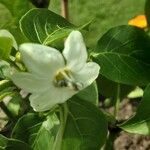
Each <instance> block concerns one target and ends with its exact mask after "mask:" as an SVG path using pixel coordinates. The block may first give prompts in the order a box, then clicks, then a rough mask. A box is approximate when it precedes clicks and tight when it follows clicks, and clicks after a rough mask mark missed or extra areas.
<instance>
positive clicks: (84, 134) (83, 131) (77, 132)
mask: <svg viewBox="0 0 150 150" xmlns="http://www.w3.org/2000/svg"><path fill="white" fill-rule="evenodd" d="M106 136H107V121H106V118H105V116H104V114H103V113H102V112H101V111H100V110H99V109H98V108H97V107H96V106H94V105H93V104H91V103H89V102H87V101H84V100H82V99H79V98H76V97H73V98H72V99H71V100H69V101H68V117H67V121H66V127H65V131H64V136H63V143H62V150H70V147H71V149H72V150H80V149H82V150H99V149H100V148H101V147H102V145H103V144H104V143H105V140H106Z"/></svg>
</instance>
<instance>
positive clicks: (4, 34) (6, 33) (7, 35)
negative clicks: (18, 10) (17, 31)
mask: <svg viewBox="0 0 150 150" xmlns="http://www.w3.org/2000/svg"><path fill="white" fill-rule="evenodd" d="M0 37H1V38H9V39H11V40H12V43H11V44H10V43H9V42H8V46H9V47H10V46H11V47H14V48H15V49H16V50H17V49H18V45H17V42H16V40H15V38H14V36H13V35H12V34H11V33H10V32H9V31H8V30H5V29H1V30H0ZM6 42H7V41H6ZM6 42H4V45H6ZM5 47H6V46H5Z"/></svg>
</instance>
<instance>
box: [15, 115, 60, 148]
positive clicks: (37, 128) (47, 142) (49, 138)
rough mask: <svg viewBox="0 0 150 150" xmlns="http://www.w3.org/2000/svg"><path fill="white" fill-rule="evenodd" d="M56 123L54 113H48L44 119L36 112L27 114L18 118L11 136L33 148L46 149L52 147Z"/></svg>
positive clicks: (57, 122)
mask: <svg viewBox="0 0 150 150" xmlns="http://www.w3.org/2000/svg"><path fill="white" fill-rule="evenodd" d="M58 125H59V121H58V119H57V116H56V115H49V116H48V117H47V119H46V120H44V118H43V119H42V118H40V117H39V116H38V115H36V114H27V115H25V116H23V117H22V118H20V119H19V121H18V123H17V124H16V126H15V127H14V129H13V132H12V137H13V138H16V139H20V140H22V141H24V142H26V143H28V144H29V145H31V147H32V149H33V150H37V149H39V150H40V149H43V148H44V149H46V150H48V149H51V148H52V145H53V143H54V139H55V135H56V131H57V127H58ZM55 128H56V129H55Z"/></svg>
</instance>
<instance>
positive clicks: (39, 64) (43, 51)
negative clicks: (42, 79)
mask: <svg viewBox="0 0 150 150" xmlns="http://www.w3.org/2000/svg"><path fill="white" fill-rule="evenodd" d="M20 52H21V57H22V59H23V62H24V63H25V65H26V67H27V69H28V70H29V72H31V73H33V74H36V75H38V76H53V73H54V72H55V71H56V70H58V69H59V68H62V67H64V58H63V56H62V54H61V53H60V52H59V51H58V50H56V49H54V48H51V47H48V46H44V45H40V44H31V43H26V44H22V45H21V46H20Z"/></svg>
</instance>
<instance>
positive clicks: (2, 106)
mask: <svg viewBox="0 0 150 150" xmlns="http://www.w3.org/2000/svg"><path fill="white" fill-rule="evenodd" d="M0 107H1V109H2V110H3V112H4V113H5V114H6V115H7V117H8V118H9V119H10V120H13V118H14V116H13V115H12V113H11V112H10V111H9V109H8V108H7V107H6V105H5V104H4V102H0Z"/></svg>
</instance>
